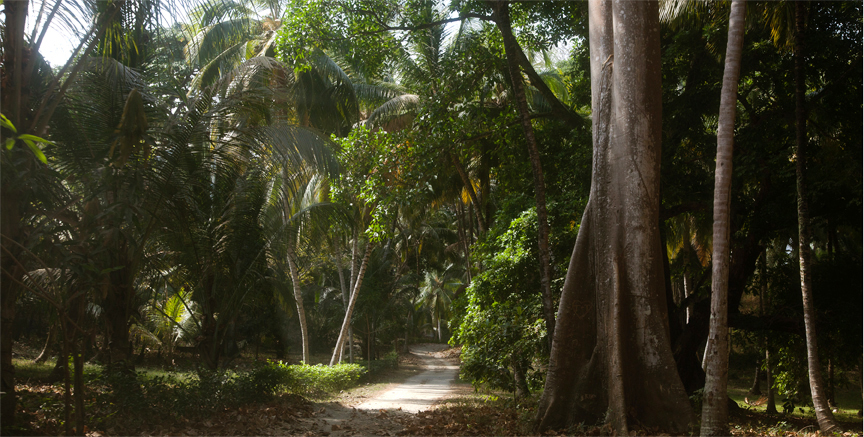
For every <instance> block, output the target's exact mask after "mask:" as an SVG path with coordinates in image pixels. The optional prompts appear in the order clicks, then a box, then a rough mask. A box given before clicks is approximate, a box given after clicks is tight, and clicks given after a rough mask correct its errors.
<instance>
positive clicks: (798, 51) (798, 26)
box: [795, 2, 838, 433]
mask: <svg viewBox="0 0 864 437" xmlns="http://www.w3.org/2000/svg"><path fill="white" fill-rule="evenodd" d="M806 7H807V5H806V4H805V3H804V2H796V3H795V156H796V157H797V159H796V160H795V176H796V179H797V188H798V260H799V263H800V269H799V271H800V273H801V298H802V299H803V301H804V328H805V332H806V338H807V368H808V369H809V375H810V393H811V394H812V395H813V408H814V409H815V410H816V420H817V421H819V428H820V429H821V430H822V432H824V433H830V432H832V431H834V430H836V429H838V426H837V421H836V420H835V419H834V414H833V413H831V408H830V407H829V406H828V401H827V398H826V396H825V386H824V383H823V379H822V370H821V369H820V368H819V353H818V350H817V348H816V310H815V309H814V308H813V291H812V288H811V277H810V212H809V210H808V205H807V185H806V179H805V172H806V168H807V150H806V146H807V112H806V108H805V107H804V91H805V86H806V85H805V83H804V14H805V12H806V10H805V8H806Z"/></svg>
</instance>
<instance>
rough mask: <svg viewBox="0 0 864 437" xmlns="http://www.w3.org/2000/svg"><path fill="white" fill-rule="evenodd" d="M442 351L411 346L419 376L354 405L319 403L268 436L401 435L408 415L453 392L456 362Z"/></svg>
mask: <svg viewBox="0 0 864 437" xmlns="http://www.w3.org/2000/svg"><path fill="white" fill-rule="evenodd" d="M445 349H447V346H446V345H438V344H417V345H411V346H410V349H409V350H410V352H411V358H413V359H414V360H415V361H416V365H417V366H418V367H419V368H420V369H422V371H421V373H419V374H417V375H414V376H412V377H410V378H408V379H407V380H405V381H404V382H403V383H401V384H398V385H396V386H395V387H393V388H391V389H389V390H385V391H382V392H379V393H377V394H375V395H374V396H373V397H371V398H368V399H365V400H363V401H361V402H360V403H358V404H356V405H353V406H346V405H343V404H341V403H338V402H331V403H327V404H320V405H321V406H320V408H319V409H317V410H316V411H314V412H313V413H312V414H311V415H310V416H309V417H303V418H297V419H295V420H291V421H286V422H283V423H281V424H279V425H278V426H276V427H274V428H273V429H272V430H271V431H272V432H269V433H267V434H270V435H285V434H290V435H310V436H348V435H384V436H387V435H404V434H406V430H405V426H404V423H405V420H406V419H407V418H408V417H409V416H410V415H412V414H416V413H420V412H422V411H426V410H429V409H431V408H433V407H434V405H435V403H436V402H438V401H439V400H440V399H442V398H443V397H445V396H446V395H447V394H449V393H450V392H451V391H452V388H453V387H452V384H453V382H454V381H455V380H456V377H457V376H458V374H459V362H458V359H456V358H447V357H445V356H443V353H442V352H443V351H444V350H445Z"/></svg>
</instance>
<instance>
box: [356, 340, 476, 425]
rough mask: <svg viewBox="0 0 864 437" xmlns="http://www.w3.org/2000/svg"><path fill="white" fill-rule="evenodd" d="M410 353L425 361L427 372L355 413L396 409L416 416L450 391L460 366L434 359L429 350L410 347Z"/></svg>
mask: <svg viewBox="0 0 864 437" xmlns="http://www.w3.org/2000/svg"><path fill="white" fill-rule="evenodd" d="M411 352H412V353H413V354H415V355H418V356H420V357H423V358H424V361H425V362H424V365H425V366H426V367H427V368H429V370H426V371H424V372H423V373H421V374H419V375H415V376H412V377H411V378H408V379H407V380H406V381H405V382H404V383H402V384H400V385H398V386H397V387H396V388H394V389H392V390H389V391H387V392H384V393H382V394H380V395H379V396H376V397H375V398H374V399H370V400H368V401H366V402H364V403H362V404H360V405H358V406H357V407H356V408H357V409H358V410H382V409H383V410H398V409H400V408H401V409H402V411H405V412H408V413H418V412H420V411H424V410H428V409H429V408H430V407H431V406H432V405H433V404H435V402H437V401H438V400H440V399H441V398H443V397H444V396H445V395H446V394H447V393H449V392H450V391H451V390H452V383H453V382H454V381H455V379H456V377H457V376H458V375H459V366H458V365H452V364H450V363H448V362H447V361H446V360H443V359H438V358H433V357H432V356H431V351H429V350H424V349H422V348H417V349H415V348H414V347H412V350H411Z"/></svg>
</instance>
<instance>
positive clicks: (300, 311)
mask: <svg viewBox="0 0 864 437" xmlns="http://www.w3.org/2000/svg"><path fill="white" fill-rule="evenodd" d="M287 252H288V256H287V258H288V270H289V271H290V272H291V284H292V286H293V288H294V302H295V303H296V304H297V318H298V319H300V338H301V340H302V341H303V362H304V363H306V364H310V363H309V331H308V329H307V327H306V310H305V309H304V308H303V294H302V293H301V292H300V274H299V273H298V269H297V261H296V259H297V255H296V254H295V253H294V248H293V247H291V244H288V248H287Z"/></svg>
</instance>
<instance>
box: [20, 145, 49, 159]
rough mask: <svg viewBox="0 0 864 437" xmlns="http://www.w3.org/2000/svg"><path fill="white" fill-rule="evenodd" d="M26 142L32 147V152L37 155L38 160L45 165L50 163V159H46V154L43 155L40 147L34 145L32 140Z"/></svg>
mask: <svg viewBox="0 0 864 437" xmlns="http://www.w3.org/2000/svg"><path fill="white" fill-rule="evenodd" d="M24 142H25V143H27V146H29V147H30V150H32V151H33V154H34V155H36V158H37V159H39V160H40V161H42V163H43V164H47V163H48V158H46V157H45V154H44V153H42V150H41V149H39V146H37V145H36V143H34V142H33V141H32V140H26V139H25V140H24Z"/></svg>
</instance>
